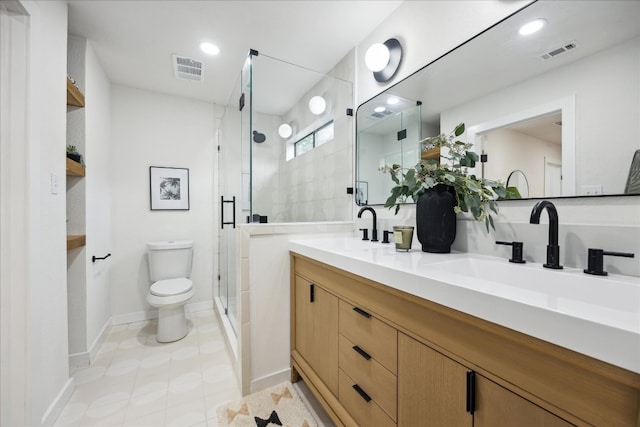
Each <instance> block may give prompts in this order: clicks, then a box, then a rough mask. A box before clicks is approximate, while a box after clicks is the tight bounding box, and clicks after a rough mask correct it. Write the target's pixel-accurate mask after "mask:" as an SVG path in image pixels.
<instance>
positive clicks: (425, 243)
mask: <svg viewBox="0 0 640 427" xmlns="http://www.w3.org/2000/svg"><path fill="white" fill-rule="evenodd" d="M453 191H454V190H453V187H450V186H448V185H444V184H439V185H436V186H435V187H433V188H429V189H427V190H426V191H425V192H424V193H423V194H422V195H421V196H420V197H418V203H417V204H416V226H417V227H416V229H417V233H418V241H420V243H421V244H422V251H423V252H432V253H438V254H446V253H449V252H451V244H452V243H453V241H454V240H455V239H456V214H455V212H454V211H453V208H454V206H456V198H455V196H454V194H453Z"/></svg>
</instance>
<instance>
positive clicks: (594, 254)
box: [584, 248, 635, 276]
mask: <svg viewBox="0 0 640 427" xmlns="http://www.w3.org/2000/svg"><path fill="white" fill-rule="evenodd" d="M604 255H610V256H621V257H625V258H633V257H635V254H632V253H627V252H611V251H605V250H603V249H593V248H589V255H588V258H587V268H586V269H585V270H584V272H585V273H587V274H593V275H596V276H606V275H607V274H609V273H607V272H606V271H604V269H603V256H604Z"/></svg>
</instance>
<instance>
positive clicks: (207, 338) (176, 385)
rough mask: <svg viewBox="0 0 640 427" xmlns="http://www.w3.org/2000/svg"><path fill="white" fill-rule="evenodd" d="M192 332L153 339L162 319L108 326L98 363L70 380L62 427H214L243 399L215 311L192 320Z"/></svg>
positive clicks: (60, 419) (58, 425) (190, 316)
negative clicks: (223, 409) (226, 407)
mask: <svg viewBox="0 0 640 427" xmlns="http://www.w3.org/2000/svg"><path fill="white" fill-rule="evenodd" d="M187 317H188V321H187V322H188V325H189V334H188V335H187V336H186V337H185V338H183V339H182V340H180V341H176V342H174V343H169V344H159V343H158V342H156V336H155V331H156V327H157V323H156V322H157V321H156V320H152V321H146V322H138V323H132V324H129V325H118V326H114V327H112V328H111V331H110V332H109V335H108V336H107V338H106V339H105V341H104V343H103V344H102V347H101V348H100V350H99V352H98V354H97V356H96V358H95V360H94V361H93V363H92V364H91V365H90V366H88V367H85V368H80V369H78V370H76V371H75V372H72V375H73V376H74V378H75V391H74V392H73V394H72V396H71V398H70V399H69V402H68V403H67V405H66V406H65V408H64V410H63V411H62V413H61V414H60V417H58V420H57V422H56V424H55V427H63V426H74V427H75V426H78V427H79V426H82V427H89V426H122V427H128V426H135V427H145V426H153V427H158V426H180V427H187V426H199V427H205V426H216V425H217V423H216V413H215V410H216V407H217V406H218V405H219V404H220V403H223V402H227V401H229V400H235V399H239V398H240V397H241V393H240V391H239V389H238V386H237V382H236V380H235V378H234V374H233V371H232V365H231V361H230V359H229V356H228V353H227V349H226V345H225V342H224V336H223V332H222V330H221V329H220V327H219V324H218V321H217V319H216V317H215V314H214V312H213V310H205V311H199V312H195V313H190V314H188V315H187Z"/></svg>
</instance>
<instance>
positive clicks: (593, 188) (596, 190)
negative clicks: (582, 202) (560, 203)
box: [580, 184, 602, 196]
mask: <svg viewBox="0 0 640 427" xmlns="http://www.w3.org/2000/svg"><path fill="white" fill-rule="evenodd" d="M580 190H581V191H580V192H581V193H582V195H583V196H597V195H599V194H602V184H594V185H582V186H581V187H580Z"/></svg>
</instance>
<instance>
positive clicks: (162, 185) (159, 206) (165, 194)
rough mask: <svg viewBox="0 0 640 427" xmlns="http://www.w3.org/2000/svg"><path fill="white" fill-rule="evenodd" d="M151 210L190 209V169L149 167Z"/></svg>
mask: <svg viewBox="0 0 640 427" xmlns="http://www.w3.org/2000/svg"><path fill="white" fill-rule="evenodd" d="M149 196H150V203H151V210H152V211H158V210H186V211H188V210H189V207H190V206H189V169H186V168H173V167H160V166H150V167H149Z"/></svg>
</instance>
